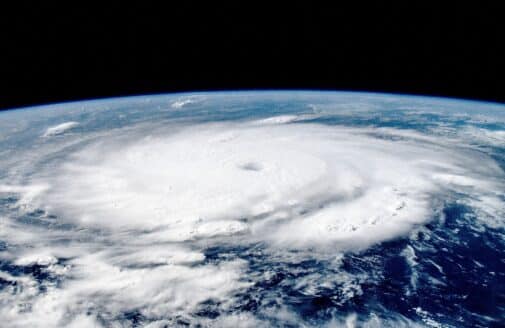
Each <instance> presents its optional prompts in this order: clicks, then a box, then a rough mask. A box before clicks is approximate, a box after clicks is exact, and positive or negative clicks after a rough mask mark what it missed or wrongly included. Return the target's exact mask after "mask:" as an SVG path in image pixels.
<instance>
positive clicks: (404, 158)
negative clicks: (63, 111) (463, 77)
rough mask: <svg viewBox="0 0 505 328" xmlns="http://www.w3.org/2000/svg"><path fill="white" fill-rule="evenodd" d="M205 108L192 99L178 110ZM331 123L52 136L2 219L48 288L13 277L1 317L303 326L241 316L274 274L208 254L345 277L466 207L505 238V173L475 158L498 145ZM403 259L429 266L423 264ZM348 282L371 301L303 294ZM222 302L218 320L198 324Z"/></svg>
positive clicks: (12, 190)
mask: <svg viewBox="0 0 505 328" xmlns="http://www.w3.org/2000/svg"><path fill="white" fill-rule="evenodd" d="M195 99H196V100H195ZM203 101H204V100H202V99H197V98H188V99H177V100H175V101H174V102H173V103H172V105H171V108H172V109H175V110H179V109H183V108H184V107H185V106H186V105H192V104H194V103H198V102H203ZM167 107H169V106H167ZM322 115H324V114H321V113H309V114H306V113H304V114H300V115H297V114H290V115H274V116H270V117H263V118H261V119H258V118H251V119H241V120H238V121H227V122H216V121H215V122H202V121H194V122H192V121H184V122H180V123H178V122H177V121H176V120H174V121H173V122H171V123H170V124H160V123H159V122H154V121H153V122H140V123H138V124H127V125H125V126H122V127H121V126H119V127H114V128H113V129H107V128H106V127H105V128H102V129H98V130H97V131H94V132H93V133H92V134H90V135H89V136H87V137H84V136H79V134H78V132H79V131H77V132H75V133H74V132H72V133H71V134H70V135H67V136H66V137H65V134H66V133H69V131H73V130H70V129H73V128H75V127H77V126H79V127H81V128H82V124H80V123H78V122H75V121H69V122H63V123H60V124H58V125H56V126H48V127H46V128H45V129H46V130H45V132H44V133H43V134H42V138H45V139H44V140H43V141H42V142H43V144H42V146H41V148H40V149H38V154H39V155H38V157H37V161H36V163H37V165H39V166H37V167H32V166H31V164H26V167H25V168H20V169H19V170H20V171H21V173H19V172H16V174H13V175H10V176H5V177H3V180H2V181H0V194H1V195H3V199H7V198H8V197H11V200H12V202H11V203H8V202H7V201H4V205H2V206H4V210H3V211H2V213H1V220H0V227H1V229H0V240H1V241H2V242H3V243H5V245H8V246H7V248H6V251H4V252H2V255H1V256H2V259H3V260H4V261H8V262H9V263H11V264H10V265H12V266H13V267H17V268H23V267H25V268H26V267H31V268H33V267H36V268H38V270H42V271H43V272H45V274H46V276H47V279H42V280H38V279H37V278H35V277H34V276H33V275H31V274H29V273H27V274H17V273H16V274H14V273H12V272H11V273H9V272H8V271H7V270H3V271H0V279H2V281H6V282H8V283H9V284H10V285H9V287H6V288H3V289H2V290H1V291H0V318H2V319H3V320H4V322H8V325H9V326H12V327H21V326H32V327H36V326H44V327H47V326H75V327H88V326H102V325H104V326H107V324H108V323H115V324H117V325H122V326H128V325H135V324H136V322H137V321H142V322H143V324H147V323H149V327H162V326H163V325H176V324H181V322H187V323H190V324H196V323H200V324H203V325H215V326H230V327H236V326H240V325H242V326H251V327H252V326H261V325H270V324H272V322H287V323H289V322H292V323H295V322H299V321H300V320H302V318H299V317H297V314H296V313H294V312H292V311H290V309H289V307H288V306H287V305H285V304H283V302H282V299H281V298H282V295H278V296H277V297H279V298H280V299H279V300H278V302H277V303H276V304H272V305H271V306H264V307H262V308H260V309H259V310H257V311H255V312H254V313H253V312H249V311H246V310H243V309H237V308H236V304H237V303H238V302H240V297H241V295H243V294H244V293H246V294H247V293H248V291H250V289H251V288H253V287H254V285H255V283H257V282H258V281H262V280H268V279H269V277H268V275H269V273H268V271H266V272H264V273H262V274H261V275H255V274H254V272H253V273H251V270H252V269H251V267H250V263H248V261H247V260H245V259H243V258H241V257H238V256H234V255H233V254H229V253H226V252H223V253H222V254H220V256H219V257H218V258H216V259H212V260H211V259H209V258H208V250H209V249H215V248H218V247H222V246H226V247H230V246H232V247H235V248H248V247H252V246H251V245H261V249H260V250H259V251H260V252H262V253H264V254H267V255H266V256H268V257H269V258H270V259H276V258H279V259H282V261H287V262H289V263H293V264H296V263H299V262H300V261H304V260H307V259H321V260H325V261H330V262H331V263H333V264H332V265H334V266H335V267H336V268H338V267H339V265H341V260H340V259H341V257H342V254H344V253H353V252H354V253H357V252H360V251H363V250H366V249H367V248H369V247H371V246H372V245H376V244H378V243H381V242H384V241H388V240H392V239H395V238H397V237H400V236H406V235H408V234H409V233H412V231H414V230H415V229H417V228H419V227H422V226H423V225H424V224H425V223H427V222H429V221H430V220H432V219H433V218H434V217H435V216H436V215H437V213H440V212H441V211H442V209H443V206H444V204H445V203H446V202H449V201H453V200H454V199H456V198H457V199H458V201H459V202H463V203H465V205H467V206H469V207H471V208H472V209H473V210H474V211H475V212H478V213H481V215H480V216H479V218H480V220H481V223H482V225H483V226H484V227H485V226H492V227H502V226H503V217H504V213H505V202H504V200H503V194H502V192H503V190H505V183H504V181H505V179H504V178H505V175H504V172H503V170H502V169H501V168H500V166H499V165H498V164H497V162H496V161H495V160H494V159H493V158H492V157H491V156H489V155H488V154H486V153H485V152H482V151H481V150H479V149H478V147H474V146H472V142H474V141H475V140H477V138H476V135H478V136H479V138H486V137H489V135H486V134H479V133H477V132H476V130H471V131H470V130H465V131H463V132H461V133H457V134H455V135H452V136H446V137H444V138H440V137H439V136H436V135H433V134H430V133H422V132H419V131H414V130H413V129H397V128H394V127H389V128H385V127H370V126H348V125H341V124H340V125H328V124H323V123H324V122H318V121H317V118H319V117H320V116H322ZM441 129H442V128H441ZM48 136H52V137H53V138H51V139H55V141H51V140H49V139H48V138H47V137H48ZM60 137H62V138H61V139H58V138H60ZM498 137H499V135H498ZM53 142H54V143H53ZM58 143H59V144H58ZM19 156H21V155H19ZM22 156H25V158H26V159H27V160H29V158H30V156H33V155H29V153H23V155H22ZM44 161H48V162H50V165H49V164H45V163H44ZM6 162H7V161H6ZM27 172H31V173H27ZM455 195H460V196H458V197H456V196H455ZM461 195H464V197H462V196H461ZM4 196H5V197H4ZM30 220H37V223H33V222H31V221H30ZM404 252H406V253H405V256H406V257H409V254H410V259H411V261H414V258H415V255H412V252H413V250H409V249H406V250H405V251H404ZM409 252H410V253H409ZM336 280H337V281H336ZM358 280H359V279H358ZM337 283H338V284H341V285H342V284H343V285H344V286H346V287H345V288H347V289H346V293H347V294H345V293H344V296H343V297H344V298H345V297H346V296H345V295H347V297H352V296H353V295H354V294H356V293H358V294H359V293H360V292H361V291H360V288H359V283H357V282H356V279H355V277H354V278H350V277H348V276H346V275H344V274H342V275H340V276H317V277H316V276H312V277H309V278H306V280H305V281H299V282H298V284H299V288H305V289H308V290H310V289H314V288H316V289H317V288H320V286H322V285H327V286H332V284H337ZM346 284H347V285H346ZM41 286H42V288H41ZM209 302H211V303H212V304H213V306H214V308H215V311H216V312H217V313H219V315H216V316H207V317H206V316H202V315H198V313H199V311H200V310H201V309H202V304H204V305H205V304H208V303H209ZM132 318H133V319H132ZM135 318H137V319H135ZM272 320H273V321H272ZM357 320H358V319H357V317H356V315H352V314H351V315H346V316H344V317H341V318H338V317H335V318H334V319H333V321H331V322H328V324H329V325H331V324H344V323H347V324H348V325H353V324H355V323H356V321H357ZM370 320H371V321H369V322H368V324H370V325H373V324H381V321H380V320H379V319H377V321H374V320H372V319H370ZM389 320H390V322H389V324H392V325H393V324H396V325H402V324H404V325H414V323H413V322H411V321H409V320H408V319H406V318H403V317H402V316H400V315H398V317H397V318H394V317H392V318H390V319H389ZM137 323H138V322H137ZM382 324H384V322H382Z"/></svg>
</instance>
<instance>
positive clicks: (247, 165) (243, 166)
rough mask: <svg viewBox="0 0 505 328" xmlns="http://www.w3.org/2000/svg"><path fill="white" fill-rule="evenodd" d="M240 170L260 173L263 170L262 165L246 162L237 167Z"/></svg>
mask: <svg viewBox="0 0 505 328" xmlns="http://www.w3.org/2000/svg"><path fill="white" fill-rule="evenodd" d="M238 167H239V168H240V169H242V170H245V171H256V172H257V171H261V170H262V169H263V165H261V164H260V163H256V162H247V163H244V164H241V165H239V166H238Z"/></svg>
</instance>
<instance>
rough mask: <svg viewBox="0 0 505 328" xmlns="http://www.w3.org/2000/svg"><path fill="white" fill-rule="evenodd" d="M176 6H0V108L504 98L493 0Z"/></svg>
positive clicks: (504, 72)
mask: <svg viewBox="0 0 505 328" xmlns="http://www.w3.org/2000/svg"><path fill="white" fill-rule="evenodd" d="M167 3H168V2H167ZM185 3H186V4H185V5H177V6H172V7H163V8H162V7H155V6H153V5H148V4H136V5H134V6H130V5H126V4H123V5H120V4H118V6H117V7H114V8H112V7H109V8H107V9H104V8H103V7H98V6H96V7H93V8H90V7H83V6H76V5H75V4H74V2H70V4H68V5H66V6H65V7H61V5H56V4H52V5H51V4H47V3H46V2H45V1H44V2H42V1H39V2H36V3H32V4H30V5H18V6H17V8H15V9H13V8H0V81H1V82H0V109H5V108H13V107H19V106H25V105H32V104H42V103H48V102H59V101H68V100H79V99H86V98H98V97H110V96H122V95H131V94H144V93H162V92H173V91H193V90H223V89H277V88H282V89H286V88H290V89H292V88H294V89H330V90H364V91H385V92H399V93H412V94H426V95H439V96H449V97H460V98H470V99H482V100H491V101H500V102H505V19H504V16H505V15H504V11H503V9H502V8H501V7H500V6H499V5H498V4H496V5H492V4H489V3H488V4H485V3H480V2H479V3H477V2H473V5H469V4H467V5H463V4H459V5H458V6H456V7H444V6H441V5H439V4H434V3H431V4H429V3H427V2H423V4H413V3H404V4H402V5H399V4H394V5H393V4H391V3H390V4H388V5H386V4H384V3H380V2H378V1H377V2H373V3H374V4H373V5H372V4H370V3H366V2H359V1H358V2H356V3H355V5H352V6H345V7H344V6H340V7H339V6H335V7H331V8H330V7H320V6H317V5H315V4H313V5H310V4H309V2H306V3H303V4H302V3H299V2H286V3H285V4H284V7H275V8H274V7H272V6H271V5H270V6H266V5H264V4H259V3H255V2H236V4H234V5H226V6H225V5H222V4H219V3H215V2H213V3H212V6H210V5H206V6H202V5H200V3H197V2H191V1H187V2H185ZM496 3H498V2H496Z"/></svg>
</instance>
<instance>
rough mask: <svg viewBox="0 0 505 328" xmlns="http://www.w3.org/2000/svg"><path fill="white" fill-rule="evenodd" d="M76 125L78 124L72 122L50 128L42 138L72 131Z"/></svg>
mask: <svg viewBox="0 0 505 328" xmlns="http://www.w3.org/2000/svg"><path fill="white" fill-rule="evenodd" d="M77 125H79V123H78V122H73V121H72V122H65V123H61V124H58V125H55V126H51V127H49V128H47V130H46V132H44V134H43V135H42V136H43V137H52V136H57V135H60V134H63V133H65V132H67V131H69V130H71V129H73V128H74V127H76V126H77Z"/></svg>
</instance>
